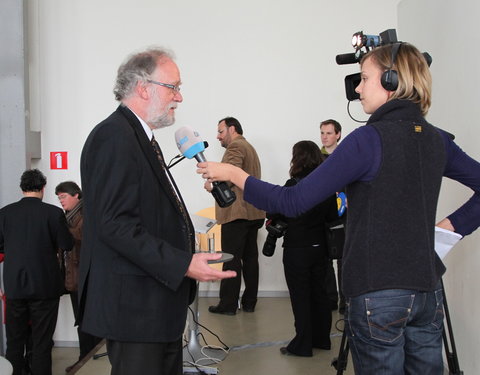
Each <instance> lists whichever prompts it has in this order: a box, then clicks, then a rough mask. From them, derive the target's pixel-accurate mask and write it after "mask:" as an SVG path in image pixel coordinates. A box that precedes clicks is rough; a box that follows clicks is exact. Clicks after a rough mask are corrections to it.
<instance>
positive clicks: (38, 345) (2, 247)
mask: <svg viewBox="0 0 480 375" xmlns="http://www.w3.org/2000/svg"><path fill="white" fill-rule="evenodd" d="M46 183H47V179H46V178H45V176H44V175H43V173H42V172H40V171H39V170H38V169H30V170H27V171H25V172H24V173H23V174H22V177H21V179H20V188H21V189H22V192H23V199H21V200H20V201H18V202H16V203H12V204H10V205H7V206H5V207H3V208H2V209H1V210H0V252H1V253H4V254H5V258H4V275H3V283H4V287H5V295H6V334H7V335H6V336H7V350H6V354H5V357H6V358H7V359H8V360H9V361H10V362H11V363H12V366H13V374H14V375H22V371H23V369H24V367H25V347H26V345H27V340H28V339H29V335H30V332H31V342H32V354H31V363H30V369H31V371H32V374H45V375H48V374H51V373H52V347H53V333H54V332H55V327H56V323H57V314H58V305H59V301H60V296H61V295H62V293H63V290H64V289H63V279H62V275H61V272H60V265H59V261H58V258H57V253H58V249H61V250H63V251H70V250H71V249H72V246H73V239H72V236H71V235H70V232H69V231H68V227H67V222H66V220H65V215H64V214H63V211H62V210H61V209H60V208H59V207H56V206H53V205H51V204H47V203H44V202H42V199H43V194H44V189H45V185H46Z"/></svg>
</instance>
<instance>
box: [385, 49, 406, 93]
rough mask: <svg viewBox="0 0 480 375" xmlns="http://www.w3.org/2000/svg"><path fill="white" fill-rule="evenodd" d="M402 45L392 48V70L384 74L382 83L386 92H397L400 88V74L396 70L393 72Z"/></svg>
mask: <svg viewBox="0 0 480 375" xmlns="http://www.w3.org/2000/svg"><path fill="white" fill-rule="evenodd" d="M401 45H402V43H395V44H394V45H393V47H392V64H391V65H390V69H388V70H386V71H385V72H383V74H382V78H381V79H380V82H381V83H382V86H383V88H384V89H385V90H388V91H395V90H396V89H397V88H398V73H397V71H396V70H393V69H392V68H393V65H394V64H395V60H396V59H397V54H398V50H399V49H400V46H401Z"/></svg>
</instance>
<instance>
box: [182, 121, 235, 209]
mask: <svg viewBox="0 0 480 375" xmlns="http://www.w3.org/2000/svg"><path fill="white" fill-rule="evenodd" d="M175 142H176V143H177V147H178V149H179V150H180V152H181V154H182V155H183V156H185V157H186V158H188V159H192V158H195V159H196V160H197V161H198V162H199V163H201V162H205V161H207V159H206V158H205V155H203V151H204V150H205V143H204V142H203V140H202V138H201V137H200V134H199V133H198V132H196V131H195V130H193V129H192V128H191V127H189V126H183V127H181V128H180V129H178V130H177V131H176V132H175ZM212 185H213V188H212V195H213V197H214V198H215V200H216V201H217V203H218V205H219V206H220V207H228V206H230V205H231V204H232V203H233V202H235V199H236V198H237V197H236V195H235V193H234V192H233V191H232V190H231V189H230V188H229V187H228V185H227V183H226V182H224V181H214V182H213V183H212Z"/></svg>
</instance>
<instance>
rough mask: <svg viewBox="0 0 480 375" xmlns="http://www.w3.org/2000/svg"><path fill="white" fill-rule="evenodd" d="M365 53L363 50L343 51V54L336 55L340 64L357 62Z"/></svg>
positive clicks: (336, 59)
mask: <svg viewBox="0 0 480 375" xmlns="http://www.w3.org/2000/svg"><path fill="white" fill-rule="evenodd" d="M364 54H365V53H364V52H363V51H357V52H352V53H342V54H341V55H337V56H336V57H335V61H336V62H337V64H338V65H346V64H355V63H358V62H360V60H361V59H362V56H363V55H364Z"/></svg>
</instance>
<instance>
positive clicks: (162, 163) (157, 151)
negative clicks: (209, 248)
mask: <svg viewBox="0 0 480 375" xmlns="http://www.w3.org/2000/svg"><path fill="white" fill-rule="evenodd" d="M151 144H152V147H153V150H154V151H155V154H157V158H158V161H159V162H160V166H161V169H162V172H163V173H165V176H166V177H167V180H168V187H169V189H170V192H171V193H172V195H173V196H174V197H175V202H176V203H177V207H178V209H179V211H180V212H181V214H182V216H183V220H184V221H185V225H186V226H187V230H188V244H189V246H190V249H193V247H192V245H193V244H192V235H193V232H192V228H191V225H190V220H189V218H188V214H187V209H186V207H185V205H184V204H183V202H182V201H181V200H180V195H179V194H178V193H177V191H175V188H174V187H173V185H172V183H173V177H172V175H171V174H170V172H169V171H168V168H167V166H166V164H165V160H164V159H163V154H162V150H161V149H160V146H159V144H158V142H157V141H156V140H155V136H153V135H152V140H151Z"/></svg>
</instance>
